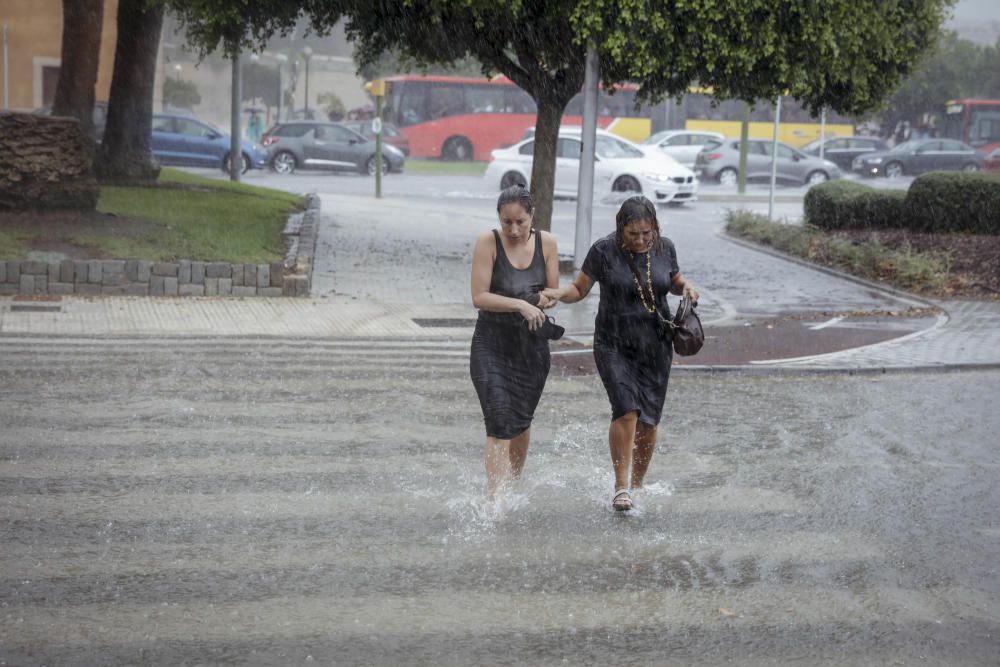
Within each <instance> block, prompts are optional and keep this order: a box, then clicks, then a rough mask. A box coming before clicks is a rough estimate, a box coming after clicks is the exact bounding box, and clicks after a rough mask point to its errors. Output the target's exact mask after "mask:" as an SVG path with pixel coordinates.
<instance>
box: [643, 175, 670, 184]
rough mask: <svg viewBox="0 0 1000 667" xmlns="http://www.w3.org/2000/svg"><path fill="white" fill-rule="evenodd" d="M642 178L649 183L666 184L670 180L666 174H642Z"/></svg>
mask: <svg viewBox="0 0 1000 667" xmlns="http://www.w3.org/2000/svg"><path fill="white" fill-rule="evenodd" d="M642 177H643V178H646V179H649V180H651V181H657V182H659V183H666V182H667V181H669V180H670V176H668V175H667V174H655V173H648V174H643V175H642Z"/></svg>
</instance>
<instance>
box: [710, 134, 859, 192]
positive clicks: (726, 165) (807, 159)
mask: <svg viewBox="0 0 1000 667" xmlns="http://www.w3.org/2000/svg"><path fill="white" fill-rule="evenodd" d="M771 145H772V142H771V141H770V140H769V139H750V140H749V141H748V142H747V180H748V181H749V180H759V179H770V178H771ZM777 163H778V165H777V166H778V169H777V172H778V173H777V178H778V180H779V181H782V182H786V183H805V184H807V185H815V184H817V183H823V182H825V181H829V180H831V179H835V178H840V177H841V176H842V174H841V172H840V167H838V166H837V165H836V164H834V163H833V162H830V161H829V160H820V159H819V158H818V157H813V156H811V155H806V154H805V153H803V152H802V151H798V150H795V149H794V148H792V147H791V146H788V145H787V144H782V143H779V144H778V160H777ZM739 169H740V141H739V139H726V140H725V141H723V142H722V143H719V144H708V145H707V146H705V148H704V150H702V151H701V152H700V153H698V158H697V159H696V160H695V164H694V170H695V172H696V173H697V174H698V176H699V177H700V178H701V180H702V181H706V180H713V181H716V182H718V183H721V184H723V185H735V184H736V182H737V181H738V180H739Z"/></svg>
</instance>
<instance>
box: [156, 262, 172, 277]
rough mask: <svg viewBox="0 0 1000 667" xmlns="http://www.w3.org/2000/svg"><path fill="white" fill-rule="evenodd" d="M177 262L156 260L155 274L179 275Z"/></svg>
mask: <svg viewBox="0 0 1000 667" xmlns="http://www.w3.org/2000/svg"><path fill="white" fill-rule="evenodd" d="M177 268H178V267H177V264H175V263H174V262H156V263H154V264H153V275H154V276H163V277H164V278H176V277H177Z"/></svg>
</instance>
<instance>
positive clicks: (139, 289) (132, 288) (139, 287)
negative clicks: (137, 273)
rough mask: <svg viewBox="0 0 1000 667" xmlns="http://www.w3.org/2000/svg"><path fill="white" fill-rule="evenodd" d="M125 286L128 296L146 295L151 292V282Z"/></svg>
mask: <svg viewBox="0 0 1000 667" xmlns="http://www.w3.org/2000/svg"><path fill="white" fill-rule="evenodd" d="M124 287H125V294H127V295H128V296H146V295H147V294H149V283H131V284H129V285H125V286H124Z"/></svg>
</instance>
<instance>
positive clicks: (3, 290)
mask: <svg viewBox="0 0 1000 667" xmlns="http://www.w3.org/2000/svg"><path fill="white" fill-rule="evenodd" d="M20 287H21V286H20V285H12V284H10V283H0V296H10V295H12V294H17V291H18V290H19V289H20Z"/></svg>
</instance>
